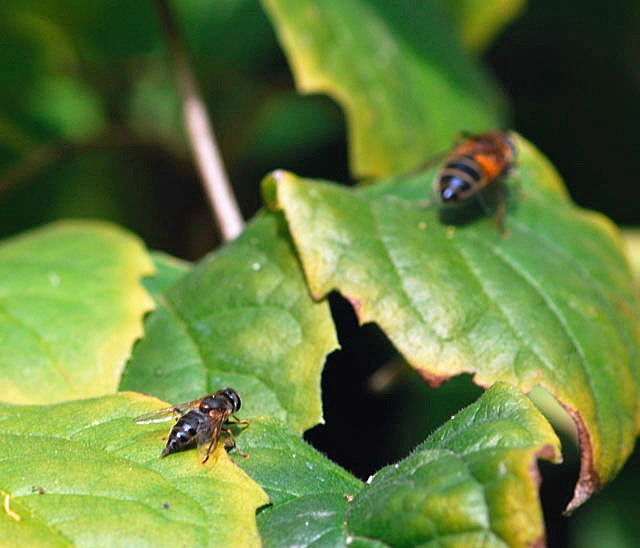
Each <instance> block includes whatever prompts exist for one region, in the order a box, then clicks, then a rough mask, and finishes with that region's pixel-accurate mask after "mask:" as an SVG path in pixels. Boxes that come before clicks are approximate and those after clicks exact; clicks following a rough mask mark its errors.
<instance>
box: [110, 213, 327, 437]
mask: <svg viewBox="0 0 640 548" xmlns="http://www.w3.org/2000/svg"><path fill="white" fill-rule="evenodd" d="M157 299H158V308H157V310H155V311H154V312H153V313H152V314H150V315H149V317H148V319H147V322H146V324H145V337H144V339H143V340H142V341H140V343H139V344H138V345H136V347H135V350H134V354H133V357H132V359H131V362H130V363H129V365H128V367H127V370H126V372H125V375H124V376H123V380H122V385H121V386H122V388H123V389H128V390H134V389H135V390H139V391H142V392H146V393H151V394H154V395H157V396H159V397H162V398H163V399H166V400H167V401H171V402H173V403H180V402H181V401H187V400H191V399H194V398H197V397H199V396H201V395H203V394H205V393H208V392H212V391H215V390H217V389H219V388H222V387H224V386H232V387H234V388H236V389H237V390H239V391H240V393H241V394H242V396H243V410H245V405H246V410H245V412H246V413H247V414H249V415H250V416H256V415H269V416H272V417H278V418H280V419H282V420H285V421H286V422H287V423H288V424H289V426H290V427H291V428H292V429H293V430H295V431H297V432H301V431H303V430H305V429H306V428H310V427H311V426H313V425H314V424H316V423H317V422H319V421H320V420H321V418H322V410H321V402H320V372H321V370H322V367H323V365H324V360H325V356H326V355H327V354H328V353H329V352H331V351H332V350H333V349H335V348H336V347H337V341H336V337H335V331H334V328H333V324H332V322H331V316H330V313H329V307H328V305H327V303H315V302H314V301H313V300H312V299H311V296H310V295H309V292H308V289H307V287H306V285H305V283H304V278H303V275H302V272H301V270H300V265H299V263H298V260H297V258H296V256H295V255H294V254H293V249H292V244H291V242H290V240H289V236H288V234H287V232H286V228H285V226H284V222H283V220H282V218H281V215H279V214H273V213H270V212H269V213H265V214H262V215H260V216H259V217H258V218H257V219H256V220H255V221H254V222H253V223H251V224H250V225H249V226H248V227H247V228H246V230H245V231H244V232H243V234H242V235H241V236H240V237H239V238H238V239H237V240H235V241H234V242H232V243H231V244H229V245H227V246H226V247H224V248H223V249H222V250H220V251H219V252H218V253H216V254H214V255H211V256H210V257H208V258H206V259H205V260H203V261H201V262H200V263H198V264H197V265H195V267H194V268H193V269H192V270H191V271H190V272H189V273H188V274H187V275H185V276H184V277H182V278H181V279H180V280H179V281H178V282H177V283H175V284H173V285H172V286H171V287H170V288H169V289H168V290H167V291H166V292H165V293H164V294H162V295H160V296H159V297H157ZM245 402H246V403H245Z"/></svg>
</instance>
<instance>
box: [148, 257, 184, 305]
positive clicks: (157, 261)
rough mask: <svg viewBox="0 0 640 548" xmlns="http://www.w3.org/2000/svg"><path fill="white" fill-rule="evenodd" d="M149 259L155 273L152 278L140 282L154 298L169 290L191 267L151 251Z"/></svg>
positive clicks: (176, 259) (179, 260)
mask: <svg viewBox="0 0 640 548" xmlns="http://www.w3.org/2000/svg"><path fill="white" fill-rule="evenodd" d="M151 259H152V260H153V266H155V269H156V271H155V273H154V274H153V276H149V277H147V278H145V279H144V280H142V283H143V285H144V287H145V289H146V290H147V291H148V292H149V293H150V294H151V295H153V296H154V297H157V296H158V295H160V294H161V293H162V292H163V291H166V290H167V289H169V287H171V286H172V285H173V284H174V283H176V282H177V281H178V280H179V279H180V278H182V277H183V276H184V275H185V274H186V273H187V272H189V270H190V269H191V265H190V264H189V263H188V262H187V261H183V260H181V259H178V258H176V257H172V256H171V255H168V254H167V253H162V252H160V251H152V252H151Z"/></svg>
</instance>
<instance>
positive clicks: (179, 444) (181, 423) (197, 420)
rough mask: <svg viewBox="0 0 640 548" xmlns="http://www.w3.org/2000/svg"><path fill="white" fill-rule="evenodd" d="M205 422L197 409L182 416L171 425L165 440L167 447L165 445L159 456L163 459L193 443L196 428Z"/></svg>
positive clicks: (205, 418) (203, 416)
mask: <svg viewBox="0 0 640 548" xmlns="http://www.w3.org/2000/svg"><path fill="white" fill-rule="evenodd" d="M206 420H207V417H206V416H205V415H204V414H203V413H201V412H200V411H198V410H197V409H192V410H191V411H189V412H188V413H185V414H184V415H182V417H180V418H179V419H178V421H177V422H176V423H175V424H174V425H173V428H172V429H171V432H170V433H169V438H168V439H167V445H165V448H164V449H163V450H162V453H161V455H160V456H161V457H165V456H167V455H169V454H171V453H175V452H176V451H180V450H182V449H184V448H185V447H187V446H188V445H191V444H192V443H194V442H195V439H196V434H197V433H198V428H199V427H200V425H201V424H202V422H203V421H206Z"/></svg>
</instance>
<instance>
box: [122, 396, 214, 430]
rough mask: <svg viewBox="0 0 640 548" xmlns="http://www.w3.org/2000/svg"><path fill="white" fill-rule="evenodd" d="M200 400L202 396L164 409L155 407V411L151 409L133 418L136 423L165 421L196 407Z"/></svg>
mask: <svg viewBox="0 0 640 548" xmlns="http://www.w3.org/2000/svg"><path fill="white" fill-rule="evenodd" d="M201 400H202V398H200V399H198V400H193V401H188V402H185V403H181V404H178V405H172V406H171V407H165V408H164V409H156V410H155V411H151V412H150V413H145V414H144V415H140V416H139V417H136V418H135V419H133V420H134V422H135V423H136V424H149V423H152V422H165V421H168V420H171V419H172V418H174V417H175V416H176V415H179V416H182V415H184V414H185V413H186V412H187V411H189V410H190V409H193V408H194V407H198V405H199V404H200V401H201Z"/></svg>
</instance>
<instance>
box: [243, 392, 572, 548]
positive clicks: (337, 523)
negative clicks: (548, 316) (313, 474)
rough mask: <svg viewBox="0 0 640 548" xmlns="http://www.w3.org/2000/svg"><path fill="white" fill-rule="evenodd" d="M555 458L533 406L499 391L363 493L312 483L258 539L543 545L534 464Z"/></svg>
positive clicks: (553, 443) (268, 512)
mask: <svg viewBox="0 0 640 548" xmlns="http://www.w3.org/2000/svg"><path fill="white" fill-rule="evenodd" d="M247 432H248V431H247ZM559 450H560V447H559V441H558V438H557V437H556V435H555V434H554V432H553V430H552V428H551V427H550V425H549V424H548V423H547V421H546V420H545V419H544V417H543V416H542V415H541V414H540V412H539V411H537V409H536V408H535V406H534V405H533V404H532V403H531V402H530V401H529V400H528V399H527V398H526V397H525V396H523V395H522V394H521V393H520V392H519V391H518V390H517V389H516V388H514V387H512V386H509V385H506V384H504V383H500V384H498V385H496V386H494V387H492V388H491V389H490V390H488V391H487V392H486V393H485V394H484V395H483V396H482V397H481V398H480V399H479V400H478V401H477V402H475V403H474V404H472V405H470V406H469V407H467V408H466V409H464V410H463V411H461V412H460V413H459V414H458V415H456V416H455V417H454V418H453V419H452V420H450V421H449V422H447V423H446V424H445V425H444V426H442V427H441V428H440V429H438V430H437V431H436V432H434V433H433V434H432V435H431V436H429V437H428V438H427V440H426V441H425V442H424V443H422V444H421V445H419V446H418V447H417V448H416V450H415V451H414V452H413V453H412V454H411V455H410V456H409V457H407V458H406V459H404V460H402V461H400V462H399V463H397V464H394V465H392V466H387V467H385V468H383V469H382V470H381V471H380V472H378V473H377V474H376V475H375V476H374V477H372V478H370V479H369V481H368V482H367V484H366V485H364V486H356V485H351V484H349V483H346V484H345V485H341V486H340V488H338V489H333V490H331V489H325V490H324V492H321V487H322V484H321V483H319V482H318V481H317V480H316V484H317V487H316V489H315V490H314V491H310V490H304V491H303V492H301V493H298V494H297V496H296V497H295V498H292V499H289V500H286V501H284V502H279V503H277V504H275V505H274V506H273V507H269V508H266V509H265V510H263V511H262V512H261V513H260V514H259V516H258V524H259V528H260V534H261V537H262V540H263V542H264V545H265V546H294V545H295V546H311V545H313V546H316V545H318V544H322V545H327V546H329V545H331V546H343V545H345V544H346V545H351V546H353V545H357V546H364V545H374V546H418V545H420V546H423V545H425V546H426V545H429V544H428V543H429V542H431V543H434V545H438V546H451V547H454V546H461V547H464V546H480V545H483V546H500V547H503V546H510V547H519V546H522V547H525V546H532V545H535V544H536V543H538V544H539V543H540V542H541V540H542V539H543V538H544V525H543V519H542V513H541V510H540V504H539V501H538V481H539V477H538V473H537V468H536V466H535V462H536V459H537V458H538V457H543V458H546V459H554V460H558V455H559ZM293 454H294V455H295V452H294V453H293ZM249 460H250V459H249ZM291 461H292V462H291V467H292V469H294V470H296V469H299V468H301V467H300V466H299V464H300V462H298V463H296V462H295V459H291ZM303 461H304V462H305V463H309V462H314V461H313V459H309V458H308V457H306V456H305V457H304V458H303ZM247 462H249V461H247ZM256 468H257V465H256ZM250 474H251V475H253V474H252V473H251V472H250ZM263 474H264V475H265V476H266V475H268V473H265V472H263ZM323 477H325V473H323V472H322V471H317V478H318V480H321V481H322V478H323ZM293 478H295V475H292V481H291V483H290V487H289V489H290V490H292V491H293V490H296V489H299V487H298V485H299V484H300V483H299V482H298V481H297V479H293ZM261 483H262V482H261ZM266 489H267V491H269V488H268V487H266ZM272 497H273V495H272Z"/></svg>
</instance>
